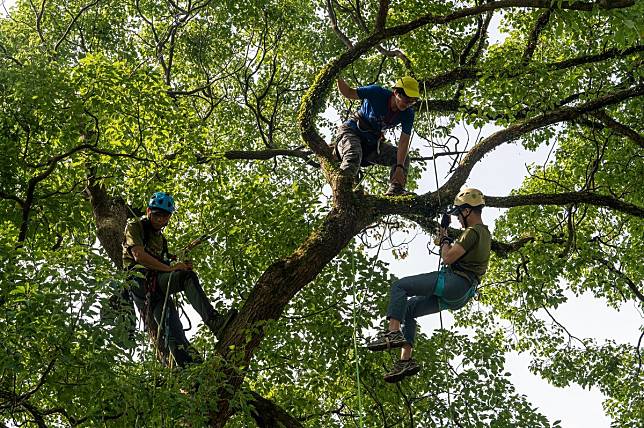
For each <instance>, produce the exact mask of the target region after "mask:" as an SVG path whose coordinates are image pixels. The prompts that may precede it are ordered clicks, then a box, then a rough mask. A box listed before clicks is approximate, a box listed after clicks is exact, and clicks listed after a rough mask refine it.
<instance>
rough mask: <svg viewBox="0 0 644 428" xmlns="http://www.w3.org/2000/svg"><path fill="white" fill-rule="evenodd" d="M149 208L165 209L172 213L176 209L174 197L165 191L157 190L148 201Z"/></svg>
mask: <svg viewBox="0 0 644 428" xmlns="http://www.w3.org/2000/svg"><path fill="white" fill-rule="evenodd" d="M148 208H150V209H152V210H154V209H158V210H163V211H165V212H167V213H170V214H172V213H173V212H174V211H175V207H174V198H173V197H172V196H170V195H168V194H167V193H165V192H156V193H155V194H154V195H152V197H151V198H150V202H148Z"/></svg>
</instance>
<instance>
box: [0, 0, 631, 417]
mask: <svg viewBox="0 0 644 428" xmlns="http://www.w3.org/2000/svg"><path fill="white" fill-rule="evenodd" d="M14 3H15V0H0V4H4V6H5V7H6V8H7V9H8V8H10V7H11V5H13V4H14ZM2 15H4V10H2V8H0V16H2ZM498 25H499V17H498V14H497V15H496V16H495V18H494V19H493V21H492V23H491V25H490V28H491V33H490V38H491V43H495V42H496V43H500V42H502V41H503V40H504V38H505V36H504V35H503V34H501V33H500V32H499V31H498ZM421 120H422V119H421ZM492 130H493V128H488V129H484V130H483V132H482V134H481V135H482V136H485V135H489V133H490V132H491V131H492ZM476 132H478V130H477V131H474V130H470V134H471V135H476ZM458 136H459V137H460V138H466V136H465V134H464V133H461V134H460V135H458ZM414 144H422V143H421V142H420V141H419V140H418V139H417V140H416V141H415V142H414V141H412V145H414ZM415 147H417V146H415ZM548 151H549V148H547V147H545V148H541V149H540V150H538V151H537V152H529V151H526V150H524V149H523V148H522V147H520V145H519V144H505V145H503V146H501V147H500V148H498V149H496V150H495V151H494V152H492V153H491V154H490V155H488V156H486V157H485V158H484V159H483V160H482V161H481V162H479V164H477V166H476V167H475V168H474V170H473V171H472V174H471V176H470V178H469V180H468V182H467V185H469V186H472V187H478V188H480V189H481V190H483V192H484V193H485V194H487V195H492V196H504V195H507V194H508V193H509V191H510V190H511V189H513V188H516V187H517V186H519V185H520V183H521V182H522V180H523V179H524V177H525V176H526V167H525V165H526V164H530V163H533V162H534V163H538V164H542V163H543V162H544V161H545V159H546V158H547V156H548ZM439 170H441V167H440V166H439ZM441 177H444V174H439V180H440V178H441ZM443 181H444V179H443V180H440V183H442V182H443ZM435 189H436V183H435V181H434V175H433V170H432V169H430V170H428V171H427V172H426V173H425V176H424V177H423V178H422V180H421V182H420V189H419V190H417V193H425V192H427V191H433V190H435ZM501 212H502V210H498V209H489V208H488V209H486V210H484V221H485V223H486V224H488V225H490V227H491V230H493V223H494V220H495V219H496V218H497V217H498V216H499V215H500V214H501ZM429 239H431V238H430V237H428V236H423V235H419V236H417V237H416V239H414V241H413V242H412V243H411V244H410V245H409V256H408V257H407V258H406V259H404V260H396V259H394V258H393V257H392V256H391V254H390V253H388V252H386V251H382V252H381V257H382V258H383V259H384V260H385V261H388V262H389V263H390V265H389V268H390V271H391V273H392V274H394V275H396V276H398V277H402V276H407V275H414V274H417V273H421V272H426V271H429V270H433V268H434V267H436V266H437V260H436V257H435V256H431V257H430V256H429V255H428V253H427V248H426V244H427V241H428V240H429ZM569 297H570V299H569V301H568V302H567V303H565V304H563V305H561V306H560V307H559V308H557V309H556V310H554V311H553V315H554V316H555V317H556V318H557V320H558V321H559V322H561V323H562V324H563V325H565V326H566V327H567V328H568V330H570V332H571V333H572V334H574V335H575V336H577V337H580V338H583V337H595V338H598V339H612V340H614V341H616V342H617V343H631V344H633V345H636V343H637V339H638V338H639V332H638V329H639V327H640V326H641V325H642V315H641V314H640V313H639V312H638V310H637V308H636V307H635V306H634V305H630V304H625V305H622V307H621V308H620V310H619V311H617V310H613V309H610V308H608V307H607V305H606V304H605V302H604V301H602V300H601V299H595V298H594V297H593V296H590V295H582V296H581V297H576V296H572V295H571V296H569ZM383 315H384V314H383ZM419 321H420V328H421V329H422V330H423V332H425V333H427V334H429V333H430V332H431V331H432V330H434V329H437V328H440V321H439V317H438V316H426V317H423V318H421V319H420V320H419ZM443 321H444V324H445V327H446V328H449V326H450V325H452V324H453V318H452V316H451V315H450V313H449V312H445V314H444V316H443ZM196 324H197V323H193V325H194V326H195V327H196ZM529 362H530V358H529V356H527V355H523V354H522V355H517V354H509V355H508V358H507V362H506V369H507V371H508V372H510V373H511V379H512V381H513V383H514V385H515V387H516V389H517V392H518V393H519V394H525V395H526V396H527V397H528V400H529V401H530V402H531V403H532V404H533V405H534V406H536V407H537V408H538V409H539V411H541V412H542V413H543V414H544V415H545V416H546V417H548V419H549V420H550V422H551V423H552V422H554V421H555V420H561V421H562V422H561V426H562V427H563V428H604V427H609V426H610V419H609V418H608V417H607V416H606V415H605V413H604V411H603V409H602V404H601V403H602V400H603V395H602V394H601V393H600V392H599V391H597V390H596V389H591V390H590V391H589V390H584V389H582V388H580V387H578V386H570V387H567V388H556V387H553V386H551V385H549V384H548V383H547V382H545V381H543V380H542V379H541V378H539V377H538V376H535V375H533V374H531V373H530V372H529V370H528V365H529ZM421 375H422V372H421Z"/></svg>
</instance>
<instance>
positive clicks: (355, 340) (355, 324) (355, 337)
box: [351, 259, 364, 428]
mask: <svg viewBox="0 0 644 428" xmlns="http://www.w3.org/2000/svg"><path fill="white" fill-rule="evenodd" d="M351 264H352V269H351V273H352V275H353V278H352V282H353V352H354V355H355V359H356V383H357V384H358V408H359V409H360V417H359V427H360V428H362V427H363V426H364V425H363V420H362V415H363V414H364V408H363V407H362V389H361V386H360V358H359V356H358V334H357V330H358V321H357V317H356V303H357V300H358V293H357V292H356V280H355V276H356V262H355V259H353V260H352V262H351Z"/></svg>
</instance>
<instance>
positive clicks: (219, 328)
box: [206, 309, 237, 338]
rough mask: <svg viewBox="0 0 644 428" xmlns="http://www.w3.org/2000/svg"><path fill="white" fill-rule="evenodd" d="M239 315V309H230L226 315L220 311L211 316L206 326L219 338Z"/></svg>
mask: <svg viewBox="0 0 644 428" xmlns="http://www.w3.org/2000/svg"><path fill="white" fill-rule="evenodd" d="M236 316H237V309H231V310H229V311H228V312H227V313H226V314H225V315H221V314H219V313H217V314H215V315H213V316H211V317H210V319H209V320H208V321H207V322H206V326H208V328H209V329H210V331H212V334H214V335H215V336H216V337H217V338H219V336H220V335H221V333H222V332H223V331H224V329H225V328H226V327H228V325H229V324H230V323H231V322H232V320H234V319H235V317H236Z"/></svg>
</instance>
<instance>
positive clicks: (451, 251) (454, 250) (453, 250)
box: [441, 243, 465, 265]
mask: <svg viewBox="0 0 644 428" xmlns="http://www.w3.org/2000/svg"><path fill="white" fill-rule="evenodd" d="M463 254H465V248H463V247H461V244H447V243H445V244H443V245H441V257H443V263H445V264H446V265H451V264H452V263H454V262H455V261H457V260H458V259H460V258H461V257H463Z"/></svg>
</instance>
